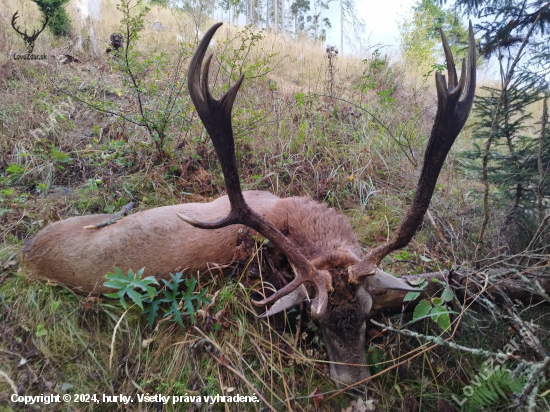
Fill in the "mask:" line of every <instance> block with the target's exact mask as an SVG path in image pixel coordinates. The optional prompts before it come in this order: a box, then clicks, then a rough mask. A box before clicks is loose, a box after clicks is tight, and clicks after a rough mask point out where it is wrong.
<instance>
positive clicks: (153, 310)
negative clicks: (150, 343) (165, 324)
mask: <svg viewBox="0 0 550 412" xmlns="http://www.w3.org/2000/svg"><path fill="white" fill-rule="evenodd" d="M160 303H161V301H160V300H159V299H157V300H153V301H152V302H151V303H150V306H149V307H148V308H146V309H145V310H144V311H143V313H145V314H147V323H148V324H149V327H150V328H151V329H153V325H154V323H155V320H156V319H157V316H158V312H159V307H160Z"/></svg>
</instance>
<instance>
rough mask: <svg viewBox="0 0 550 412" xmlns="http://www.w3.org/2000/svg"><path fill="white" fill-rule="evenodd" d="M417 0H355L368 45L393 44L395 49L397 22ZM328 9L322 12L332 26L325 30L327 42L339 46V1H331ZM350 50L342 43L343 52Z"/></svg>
mask: <svg viewBox="0 0 550 412" xmlns="http://www.w3.org/2000/svg"><path fill="white" fill-rule="evenodd" d="M416 2H417V0H356V2H355V6H356V8H357V11H358V14H359V17H361V18H362V19H363V20H364V21H365V23H366V25H365V33H364V34H363V37H364V38H365V39H368V43H369V44H370V45H375V44H379V43H380V44H383V45H387V46H393V48H394V49H395V50H397V48H398V45H399V30H398V29H397V22H398V21H400V20H402V19H403V18H404V17H405V16H407V15H410V14H411V8H412V6H413V5H414V4H415V3H416ZM329 6H330V9H329V10H328V11H325V13H323V14H324V15H325V16H324V17H328V18H329V19H330V22H331V23H332V28H331V29H330V30H329V31H328V32H327V44H330V45H336V46H337V47H338V48H340V2H339V1H333V2H332V3H330V4H329ZM346 49H348V50H347V51H348V52H349V51H350V47H349V45H346V44H345V43H344V54H346Z"/></svg>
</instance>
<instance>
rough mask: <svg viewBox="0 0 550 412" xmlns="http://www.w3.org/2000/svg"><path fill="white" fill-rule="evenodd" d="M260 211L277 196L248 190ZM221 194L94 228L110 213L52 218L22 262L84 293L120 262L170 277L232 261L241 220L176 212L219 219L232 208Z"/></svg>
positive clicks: (30, 243)
mask: <svg viewBox="0 0 550 412" xmlns="http://www.w3.org/2000/svg"><path fill="white" fill-rule="evenodd" d="M246 198H247V201H249V202H250V203H251V204H252V205H254V208H255V209H256V210H257V211H258V213H261V214H264V213H266V212H267V211H268V210H270V209H271V208H272V207H273V205H274V203H275V202H276V201H277V200H279V198H278V197H276V196H274V195H272V194H271V193H268V192H261V191H250V192H247V195H246ZM228 211H229V201H228V199H227V196H222V197H220V198H219V199H217V200H214V201H213V202H210V203H204V204H203V203H184V204H179V205H174V206H164V207H158V208H154V209H149V210H145V211H142V212H138V213H135V214H132V215H130V216H127V217H125V218H123V219H121V220H119V221H117V222H116V223H115V224H112V225H110V226H107V227H103V228H101V229H95V230H85V229H83V227H84V226H88V225H95V224H98V223H101V222H104V221H107V220H109V219H110V218H111V215H107V214H101V215H89V216H77V217H73V218H70V219H66V220H63V221H60V222H56V223H52V224H50V225H48V226H46V227H45V228H44V229H43V230H41V231H40V232H39V233H38V234H37V235H36V236H34V237H32V238H31V239H29V240H28V241H27V242H26V243H25V246H24V248H23V250H22V252H21V261H22V263H23V266H24V267H25V268H26V269H27V270H28V271H29V273H30V274H31V275H32V276H33V277H38V278H45V279H49V280H52V281H55V282H58V283H62V284H64V285H67V286H70V287H71V288H74V289H75V290H77V291H80V292H82V293H89V292H92V291H94V292H97V293H103V292H105V291H106V290H107V289H106V288H104V287H103V286H102V285H103V282H104V281H105V279H104V276H105V275H106V274H107V273H108V272H111V271H113V268H114V267H115V266H116V267H118V268H120V269H121V270H122V272H123V273H127V272H128V269H133V270H134V271H137V270H139V269H141V268H142V267H144V268H145V274H146V275H147V276H156V277H158V278H159V279H161V278H164V279H168V280H169V279H170V276H169V275H168V274H169V273H170V272H171V273H175V272H176V271H177V270H184V269H197V270H206V269H207V267H208V264H209V263H219V264H226V263H229V262H230V261H231V258H232V256H233V251H234V249H235V247H236V245H237V232H238V230H239V228H240V227H242V226H240V225H235V226H230V227H226V228H222V229H216V230H213V231H207V230H203V229H197V228H194V227H192V226H189V225H186V224H185V223H183V222H182V221H181V220H180V219H178V217H177V215H176V213H185V214H186V215H192V216H194V217H196V218H207V219H217V218H219V217H222V216H223V215H225V214H227V213H228Z"/></svg>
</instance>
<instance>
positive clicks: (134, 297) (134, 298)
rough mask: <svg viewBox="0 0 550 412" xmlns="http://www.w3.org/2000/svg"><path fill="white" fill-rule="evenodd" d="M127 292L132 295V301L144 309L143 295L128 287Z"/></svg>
mask: <svg viewBox="0 0 550 412" xmlns="http://www.w3.org/2000/svg"><path fill="white" fill-rule="evenodd" d="M126 293H127V294H128V296H129V297H130V299H132V301H133V302H134V303H135V304H136V305H138V306H139V307H140V308H141V310H143V304H142V303H141V301H142V300H143V297H142V296H141V294H140V293H138V292H136V291H135V290H133V289H128V290H127V291H126Z"/></svg>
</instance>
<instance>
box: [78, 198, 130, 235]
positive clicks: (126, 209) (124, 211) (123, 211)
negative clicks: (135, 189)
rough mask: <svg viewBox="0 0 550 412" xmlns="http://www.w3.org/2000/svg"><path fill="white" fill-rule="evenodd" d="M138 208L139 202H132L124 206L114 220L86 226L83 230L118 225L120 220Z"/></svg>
mask: <svg viewBox="0 0 550 412" xmlns="http://www.w3.org/2000/svg"><path fill="white" fill-rule="evenodd" d="M136 206H137V202H130V203H128V204H127V205H124V206H122V209H120V212H118V213H117V214H115V215H114V216H113V218H112V219H109V220H106V221H105V222H101V223H98V224H97V225H88V226H84V227H83V228H82V229H87V230H89V229H101V228H102V227H105V226H110V225H112V224H114V223H116V222H117V221H118V220H120V219H122V218H123V217H124V216H127V215H128V212H130V210H132V209H133V208H134V207H136Z"/></svg>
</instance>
